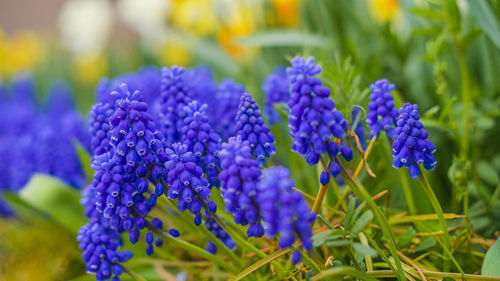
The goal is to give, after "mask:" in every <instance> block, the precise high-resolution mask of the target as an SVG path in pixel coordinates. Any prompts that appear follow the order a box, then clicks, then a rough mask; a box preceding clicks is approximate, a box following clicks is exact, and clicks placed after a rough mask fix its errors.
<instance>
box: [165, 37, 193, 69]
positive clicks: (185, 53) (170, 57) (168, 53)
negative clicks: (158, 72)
mask: <svg viewBox="0 0 500 281" xmlns="http://www.w3.org/2000/svg"><path fill="white" fill-rule="evenodd" d="M190 59H191V58H190V53H189V50H188V49H187V48H186V46H184V45H182V44H178V43H174V42H167V43H166V44H165V45H164V46H163V48H162V49H161V52H160V60H161V63H162V65H178V66H188V64H189V62H190Z"/></svg>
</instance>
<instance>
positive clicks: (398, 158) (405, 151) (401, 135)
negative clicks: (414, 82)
mask: <svg viewBox="0 0 500 281" xmlns="http://www.w3.org/2000/svg"><path fill="white" fill-rule="evenodd" d="M419 119H420V115H419V114H418V105H416V104H413V105H412V104H410V103H405V104H404V105H403V107H401V108H400V109H399V116H398V117H397V120H396V124H397V127H396V130H395V132H394V133H395V138H394V142H393V144H392V154H393V156H394V158H393V161H392V166H393V167H394V168H396V169H399V168H401V167H403V166H405V167H409V170H410V176H411V177H412V178H413V179H418V177H419V175H420V168H419V167H418V165H420V164H423V165H424V168H425V169H427V170H433V169H434V168H435V167H436V158H435V157H434V155H432V154H433V153H434V152H435V151H436V147H435V146H434V144H433V143H432V141H430V140H428V139H427V137H428V135H429V134H428V133H427V131H426V130H425V129H424V125H423V124H422V122H420V121H419Z"/></svg>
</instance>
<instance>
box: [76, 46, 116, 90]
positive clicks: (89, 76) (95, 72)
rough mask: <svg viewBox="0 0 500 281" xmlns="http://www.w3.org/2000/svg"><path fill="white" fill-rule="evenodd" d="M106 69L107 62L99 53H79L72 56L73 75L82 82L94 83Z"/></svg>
mask: <svg viewBox="0 0 500 281" xmlns="http://www.w3.org/2000/svg"><path fill="white" fill-rule="evenodd" d="M107 71H108V62H107V60H106V58H105V57H104V55H103V54H101V53H93V52H89V53H81V54H78V56H75V57H74V61H73V75H74V77H75V80H76V81H79V82H80V83H82V84H85V85H93V84H96V83H97V82H98V81H99V79H100V78H101V77H102V76H105V75H106V74H107Z"/></svg>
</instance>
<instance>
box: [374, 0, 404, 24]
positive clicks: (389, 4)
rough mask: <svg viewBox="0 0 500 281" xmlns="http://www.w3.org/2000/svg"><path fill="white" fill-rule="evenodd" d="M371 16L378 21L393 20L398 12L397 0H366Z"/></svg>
mask: <svg viewBox="0 0 500 281" xmlns="http://www.w3.org/2000/svg"><path fill="white" fill-rule="evenodd" d="M368 7H369V8H370V14H371V15H372V17H373V18H374V19H375V20H376V21H377V22H380V23H384V22H388V21H391V20H393V19H394V18H395V17H396V16H397V15H398V14H399V13H400V12H401V7H400V5H399V2H398V0H368Z"/></svg>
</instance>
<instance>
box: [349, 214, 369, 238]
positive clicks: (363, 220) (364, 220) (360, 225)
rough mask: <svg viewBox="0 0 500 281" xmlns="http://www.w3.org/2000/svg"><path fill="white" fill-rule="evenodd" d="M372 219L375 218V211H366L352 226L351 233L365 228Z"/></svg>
mask: <svg viewBox="0 0 500 281" xmlns="http://www.w3.org/2000/svg"><path fill="white" fill-rule="evenodd" d="M372 219H373V213H372V211H371V210H368V211H366V212H364V213H363V214H362V215H361V217H359V219H358V220H357V221H356V223H355V224H354V226H353V227H352V230H351V233H353V234H357V233H359V232H361V231H363V229H365V227H366V225H368V223H370V221H371V220H372Z"/></svg>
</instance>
